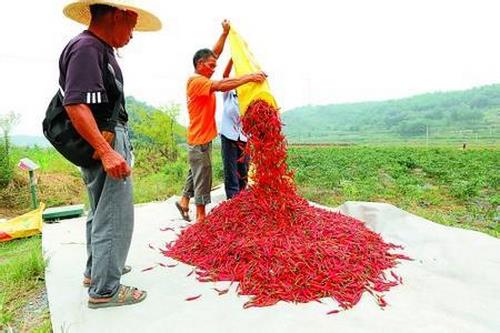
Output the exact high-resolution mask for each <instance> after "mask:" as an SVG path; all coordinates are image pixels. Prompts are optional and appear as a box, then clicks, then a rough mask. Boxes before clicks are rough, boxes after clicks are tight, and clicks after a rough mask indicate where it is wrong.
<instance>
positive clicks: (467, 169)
mask: <svg viewBox="0 0 500 333" xmlns="http://www.w3.org/2000/svg"><path fill="white" fill-rule="evenodd" d="M289 166H290V167H291V168H292V169H295V170H296V176H295V180H296V182H297V185H298V188H299V191H300V193H301V194H302V195H303V196H304V197H305V198H307V199H309V200H312V201H316V202H319V203H322V204H325V205H328V206H338V205H340V204H341V203H343V202H345V201H348V200H355V201H381V202H388V203H392V204H394V205H396V206H398V207H400V208H402V209H405V210H407V211H410V212H412V213H414V214H416V215H419V216H422V217H424V218H427V219H429V220H432V221H435V222H438V223H441V224H445V225H452V226H457V227H461V228H466V229H474V230H478V231H482V232H485V233H487V234H490V235H492V236H494V237H499V236H500V208H499V207H500V147H496V148H491V147H490V148H476V149H467V150H465V151H464V150H461V149H457V148H449V147H448V148H425V147H371V146H364V147H363V146H344V147H332V146H330V147H328V146H324V147H294V148H291V149H289Z"/></svg>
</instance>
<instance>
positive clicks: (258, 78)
mask: <svg viewBox="0 0 500 333" xmlns="http://www.w3.org/2000/svg"><path fill="white" fill-rule="evenodd" d="M266 79H267V75H266V73H264V72H257V73H253V74H250V82H255V83H262V82H264V81H266Z"/></svg>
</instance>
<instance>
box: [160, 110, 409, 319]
mask: <svg viewBox="0 0 500 333" xmlns="http://www.w3.org/2000/svg"><path fill="white" fill-rule="evenodd" d="M242 125H243V129H244V131H245V133H246V134H247V136H248V138H249V140H248V144H247V145H246V147H245V150H244V153H245V157H246V158H248V157H249V158H250V160H251V161H252V164H253V166H254V169H255V172H254V174H253V176H252V179H253V184H251V185H249V186H248V187H247V189H245V190H243V191H241V192H240V193H239V194H238V195H236V196H235V197H233V198H232V199H231V200H228V201H224V202H222V203H221V204H219V205H218V206H217V207H215V208H214V209H213V210H212V211H211V212H210V213H209V214H208V215H207V217H206V223H195V224H192V225H188V226H187V227H186V228H185V229H182V231H181V234H180V235H179V236H178V238H177V240H176V241H175V243H168V244H166V246H165V248H164V249H162V250H161V253H163V254H164V255H165V256H167V257H171V258H173V259H176V260H178V261H181V262H184V263H186V264H189V265H192V266H194V267H195V268H194V269H193V270H192V271H191V272H190V273H189V274H187V276H190V275H192V274H193V273H194V272H195V271H196V274H197V279H198V280H200V281H202V282H207V281H214V282H215V281H230V282H231V283H233V282H238V285H237V288H236V293H237V294H238V295H249V296H250V299H249V301H248V302H247V303H245V305H244V308H248V307H253V306H270V305H273V304H275V303H277V302H279V301H280V300H283V301H287V302H310V301H318V302H321V300H320V299H321V298H324V297H331V298H332V299H334V300H336V301H337V302H338V304H339V305H340V307H341V308H342V309H349V308H351V307H353V306H354V305H356V304H357V303H358V302H359V300H360V299H361V297H362V295H363V294H364V293H365V292H369V293H371V294H373V295H374V296H375V297H377V302H378V304H379V305H380V307H383V306H385V305H386V302H385V300H384V299H383V297H382V294H379V293H382V292H385V291H388V290H389V289H390V288H392V287H394V286H395V285H397V284H400V283H402V279H401V277H399V276H397V275H396V273H394V272H392V271H391V275H392V276H393V277H394V278H395V279H396V281H391V280H388V279H387V277H386V275H385V273H384V272H389V271H390V270H391V269H393V268H394V267H395V266H396V265H397V264H398V263H399V261H400V260H409V259H410V258H408V257H407V256H406V255H404V254H402V253H393V251H397V250H401V249H402V248H401V247H400V246H399V245H395V244H391V243H385V242H384V241H383V239H382V238H381V237H380V235H378V234H376V233H374V232H373V231H371V230H369V229H368V228H366V227H365V225H364V224H363V223H362V222H361V221H358V220H356V219H354V218H351V217H348V216H345V215H342V214H340V213H337V212H332V211H328V210H324V209H321V208H318V207H315V206H312V205H310V204H309V203H308V202H307V201H306V200H305V199H304V198H302V197H300V196H299V195H298V194H297V188H296V186H295V184H294V181H293V179H294V173H293V172H292V171H290V170H288V166H287V163H286V159H287V149H286V140H285V137H284V136H283V133H282V131H281V130H282V124H281V120H280V117H279V112H278V110H276V109H275V108H273V107H271V106H270V105H268V104H266V103H265V102H263V101H256V102H254V103H252V104H251V105H250V107H249V108H248V110H247V112H246V114H245V116H244V117H243V118H242ZM214 289H215V290H216V291H217V292H218V293H219V294H220V295H221V294H225V293H227V292H228V290H218V289H216V288H214ZM375 293H377V294H375ZM338 311H339V310H332V311H330V312H329V313H328V314H334V313H337V312H338Z"/></svg>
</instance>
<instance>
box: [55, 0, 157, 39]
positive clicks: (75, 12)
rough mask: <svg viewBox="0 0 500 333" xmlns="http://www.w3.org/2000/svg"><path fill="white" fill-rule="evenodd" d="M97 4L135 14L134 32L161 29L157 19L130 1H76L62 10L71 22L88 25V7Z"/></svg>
mask: <svg viewBox="0 0 500 333" xmlns="http://www.w3.org/2000/svg"><path fill="white" fill-rule="evenodd" d="M97 4H101V5H108V6H112V7H116V8H119V9H122V10H131V11H133V12H136V13H137V15H138V17H137V25H136V26H135V30H136V31H156V30H160V29H161V21H160V19H159V18H158V17H156V16H155V15H153V14H152V13H150V12H148V11H146V10H144V9H141V8H139V7H136V6H134V5H133V4H132V1H126V0H78V1H75V2H72V3H70V4H69V5H66V7H64V9H63V13H64V15H66V16H67V17H69V18H70V19H72V20H75V21H77V22H79V23H82V24H85V25H89V24H90V9H89V6H90V5H97Z"/></svg>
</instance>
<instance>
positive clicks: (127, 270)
mask: <svg viewBox="0 0 500 333" xmlns="http://www.w3.org/2000/svg"><path fill="white" fill-rule="evenodd" d="M131 270H132V267H131V266H129V265H125V266H123V270H122V275H125V274H127V273H130V271H131ZM82 284H83V286H84V287H85V288H89V287H90V285H91V284H92V280H91V279H90V278H88V277H86V276H84V277H83V282H82Z"/></svg>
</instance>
